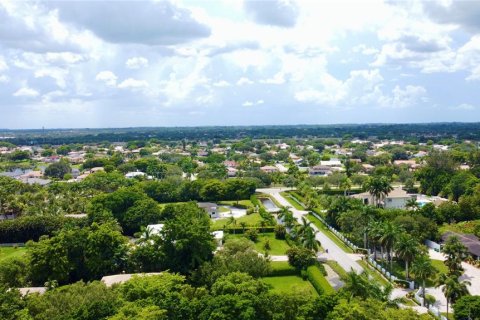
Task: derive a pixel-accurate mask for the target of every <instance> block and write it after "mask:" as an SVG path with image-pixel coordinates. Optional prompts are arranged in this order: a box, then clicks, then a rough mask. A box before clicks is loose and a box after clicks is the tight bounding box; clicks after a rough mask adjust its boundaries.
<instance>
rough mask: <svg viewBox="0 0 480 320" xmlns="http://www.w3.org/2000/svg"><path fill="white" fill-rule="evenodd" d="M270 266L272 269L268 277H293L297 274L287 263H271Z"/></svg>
mask: <svg viewBox="0 0 480 320" xmlns="http://www.w3.org/2000/svg"><path fill="white" fill-rule="evenodd" d="M270 266H271V267H272V272H271V273H270V274H269V276H270V277H281V276H295V275H297V274H298V271H297V270H296V269H295V268H294V267H292V266H291V265H290V264H289V263H288V261H272V262H270Z"/></svg>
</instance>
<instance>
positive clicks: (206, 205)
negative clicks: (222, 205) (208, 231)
mask: <svg viewBox="0 0 480 320" xmlns="http://www.w3.org/2000/svg"><path fill="white" fill-rule="evenodd" d="M197 205H198V206H199V207H200V208H202V209H203V210H205V211H206V212H207V213H208V215H209V216H210V218H212V219H213V218H218V217H219V215H218V206H217V204H216V203H212V202H198V203H197Z"/></svg>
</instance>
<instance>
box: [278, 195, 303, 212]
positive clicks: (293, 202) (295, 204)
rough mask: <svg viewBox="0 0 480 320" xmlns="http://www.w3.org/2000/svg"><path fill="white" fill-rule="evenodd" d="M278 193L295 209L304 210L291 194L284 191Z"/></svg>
mask: <svg viewBox="0 0 480 320" xmlns="http://www.w3.org/2000/svg"><path fill="white" fill-rule="evenodd" d="M280 195H281V196H282V197H284V198H285V200H287V201H288V203H290V205H291V206H292V207H293V208H295V209H297V210H305V209H304V208H303V207H302V206H301V205H300V204H299V203H298V202H297V201H295V200H294V199H293V198H292V195H291V194H290V193H288V192H286V191H282V192H280Z"/></svg>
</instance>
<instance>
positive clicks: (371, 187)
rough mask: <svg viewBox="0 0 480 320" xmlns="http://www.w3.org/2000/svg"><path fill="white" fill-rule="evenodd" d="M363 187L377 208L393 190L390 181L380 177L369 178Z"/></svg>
mask: <svg viewBox="0 0 480 320" xmlns="http://www.w3.org/2000/svg"><path fill="white" fill-rule="evenodd" d="M363 187H364V189H365V190H366V191H368V192H369V193H370V194H371V195H372V197H373V202H374V203H375V205H376V206H377V207H378V206H380V202H381V201H382V200H383V199H384V198H385V197H386V196H387V195H388V194H389V193H390V192H391V191H392V190H393V187H392V185H391V184H390V180H389V179H388V178H386V177H381V176H373V177H369V178H368V180H367V181H366V182H365V184H364V186H363Z"/></svg>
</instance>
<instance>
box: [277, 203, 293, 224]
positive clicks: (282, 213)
mask: <svg viewBox="0 0 480 320" xmlns="http://www.w3.org/2000/svg"><path fill="white" fill-rule="evenodd" d="M290 213H291V211H290V207H289V206H284V207H281V208H280V211H278V213H277V216H278V219H280V220H281V221H283V223H285V217H286V216H287V215H289V214H290Z"/></svg>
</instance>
